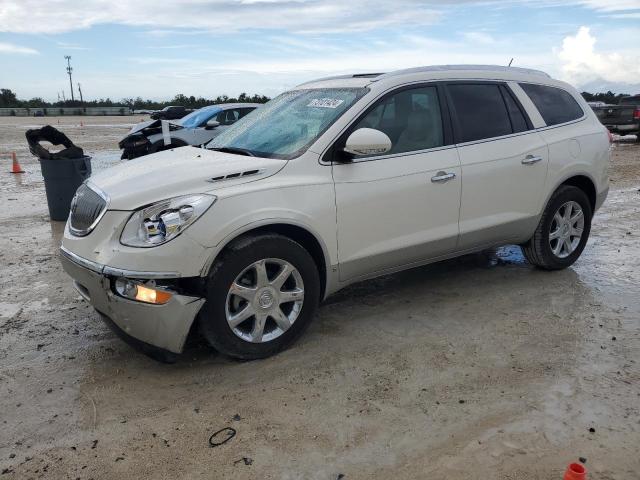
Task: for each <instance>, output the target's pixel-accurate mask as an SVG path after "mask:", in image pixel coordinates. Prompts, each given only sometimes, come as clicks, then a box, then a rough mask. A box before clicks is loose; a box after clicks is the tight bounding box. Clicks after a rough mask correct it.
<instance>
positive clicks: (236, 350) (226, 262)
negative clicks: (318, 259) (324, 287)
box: [199, 234, 320, 360]
mask: <svg viewBox="0 0 640 480" xmlns="http://www.w3.org/2000/svg"><path fill="white" fill-rule="evenodd" d="M319 295H320V279H319V274H318V269H317V268H316V265H315V263H314V261H313V259H312V258H311V256H310V255H309V253H308V252H307V251H306V250H305V249H304V248H303V247H302V246H301V245H300V244H299V243H297V242H295V241H293V240H291V239H289V238H287V237H283V236H281V235H275V234H265V235H260V236H256V237H246V238H243V239H240V240H239V241H236V242H234V243H233V244H232V245H231V246H230V247H228V248H227V249H226V250H225V252H224V253H223V254H222V255H221V257H220V259H219V260H217V261H216V262H215V264H214V266H213V267H212V269H211V272H210V274H209V280H208V284H207V301H206V303H205V304H204V306H203V308H202V311H201V313H200V320H199V321H200V329H201V331H202V334H203V335H204V337H205V338H206V339H207V341H208V342H209V343H210V344H211V345H212V346H213V347H214V348H215V349H217V350H218V351H219V352H221V353H223V354H225V355H228V356H231V357H235V358H240V359H245V360H250V359H256V358H264V357H268V356H270V355H273V354H275V353H277V352H279V351H281V350H283V349H285V348H286V347H287V346H289V345H290V344H291V343H292V342H293V341H294V340H295V339H297V338H298V337H299V336H300V335H301V334H302V332H303V331H304V330H305V329H306V328H307V326H308V325H309V323H310V322H311V319H312V318H313V316H314V314H315V312H316V310H317V307H318V302H319Z"/></svg>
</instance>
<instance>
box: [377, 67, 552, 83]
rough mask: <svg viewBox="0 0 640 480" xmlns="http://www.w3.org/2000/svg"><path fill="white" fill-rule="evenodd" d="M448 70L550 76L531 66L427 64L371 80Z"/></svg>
mask: <svg viewBox="0 0 640 480" xmlns="http://www.w3.org/2000/svg"><path fill="white" fill-rule="evenodd" d="M450 70H458V71H481V72H518V73H524V74H528V75H540V76H542V77H547V78H551V77H550V75H549V74H548V73H546V72H543V71H541V70H534V69H531V68H520V67H505V66H504V65H429V66H425V67H414V68H405V69H402V70H396V71H393V72H389V73H385V74H383V75H380V76H378V77H376V78H375V79H374V80H372V81H373V82H375V81H377V80H382V79H384V78H389V77H396V76H398V75H406V74H409V73H421V72H444V71H450Z"/></svg>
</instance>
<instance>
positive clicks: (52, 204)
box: [25, 125, 91, 221]
mask: <svg viewBox="0 0 640 480" xmlns="http://www.w3.org/2000/svg"><path fill="white" fill-rule="evenodd" d="M25 136H26V137H27V142H29V150H30V151H31V153H33V154H34V155H35V156H36V157H38V160H40V167H41V168H42V176H43V177H44V188H45V190H46V192H47V204H48V205H49V216H50V217H51V220H59V221H65V220H66V219H67V217H68V216H69V209H70V207H71V200H72V199H73V196H74V195H75V193H76V190H77V189H78V187H79V186H80V185H81V184H82V182H84V181H85V180H86V179H87V178H89V176H90V175H91V157H87V156H86V155H85V154H84V152H83V151H82V148H80V147H77V146H76V145H74V144H73V142H72V141H71V140H70V139H69V137H67V136H66V135H65V134H64V133H62V132H60V131H59V130H56V129H55V128H53V127H52V126H51V125H46V126H44V127H42V128H36V129H32V130H27V131H26V133H25ZM42 141H47V142H49V143H51V144H53V145H63V146H64V149H62V150H60V151H59V152H50V151H49V150H48V149H47V148H45V147H44V146H42V145H41V144H40V142H42Z"/></svg>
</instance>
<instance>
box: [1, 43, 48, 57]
mask: <svg viewBox="0 0 640 480" xmlns="http://www.w3.org/2000/svg"><path fill="white" fill-rule="evenodd" d="M1 53H15V54H19V55H38V53H39V52H38V51H37V50H35V49H33V48H29V47H22V46H20V45H15V44H13V43H4V42H0V54H1Z"/></svg>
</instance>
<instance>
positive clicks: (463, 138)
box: [448, 83, 513, 142]
mask: <svg viewBox="0 0 640 480" xmlns="http://www.w3.org/2000/svg"><path fill="white" fill-rule="evenodd" d="M448 89H449V95H450V96H451V101H452V103H453V108H454V110H455V113H456V117H457V123H458V129H459V136H460V138H459V139H458V141H459V142H471V141H474V140H481V139H483V138H492V137H500V136H502V135H509V134H510V133H513V131H512V129H511V120H510V119H509V113H508V112H507V107H506V105H505V103H504V100H503V99H502V94H501V93H500V87H499V85H491V84H466V83H465V84H452V85H449V86H448Z"/></svg>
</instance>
